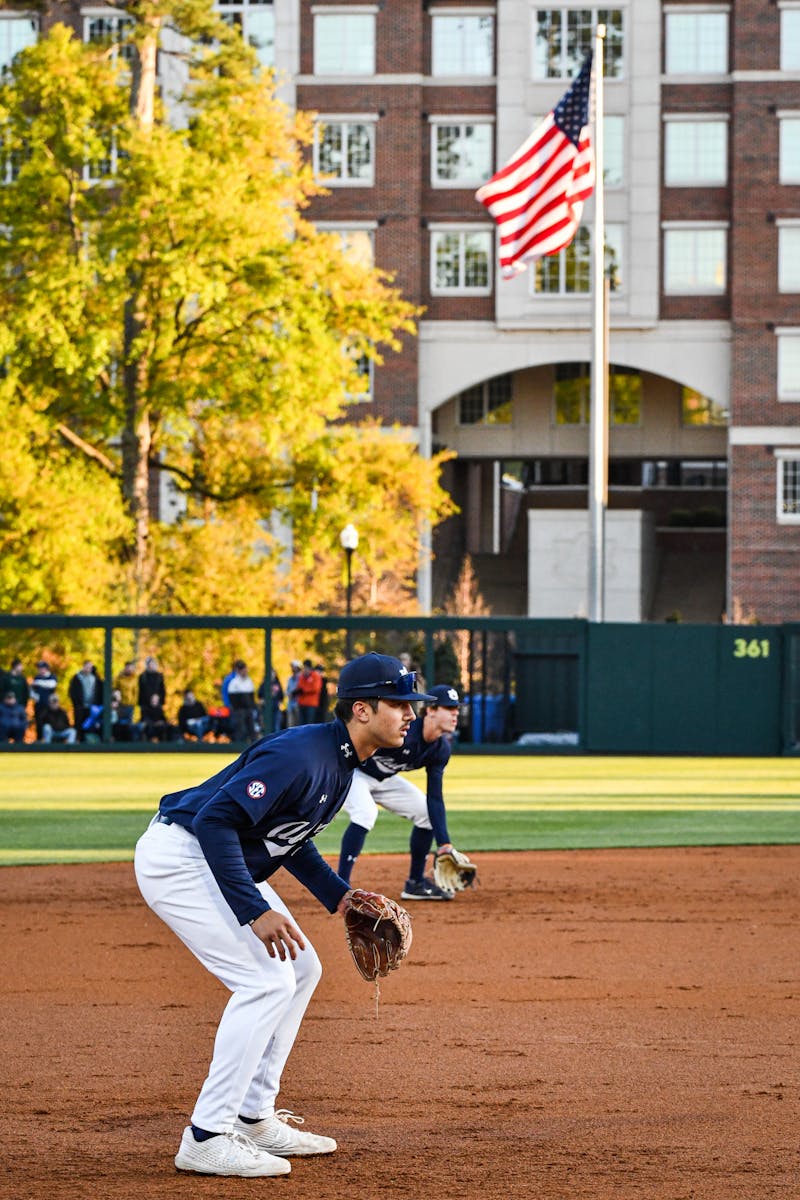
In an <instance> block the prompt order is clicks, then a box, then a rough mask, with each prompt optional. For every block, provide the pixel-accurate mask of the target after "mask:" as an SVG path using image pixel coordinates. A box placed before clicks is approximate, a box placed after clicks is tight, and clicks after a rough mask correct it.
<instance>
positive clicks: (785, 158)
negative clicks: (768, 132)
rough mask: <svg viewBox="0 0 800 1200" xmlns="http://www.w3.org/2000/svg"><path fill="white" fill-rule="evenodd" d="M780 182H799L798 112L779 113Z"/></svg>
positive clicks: (799, 117)
mask: <svg viewBox="0 0 800 1200" xmlns="http://www.w3.org/2000/svg"><path fill="white" fill-rule="evenodd" d="M779 116H780V120H779V124H778V128H779V130H780V173H779V179H780V182H781V183H800V113H786V114H779Z"/></svg>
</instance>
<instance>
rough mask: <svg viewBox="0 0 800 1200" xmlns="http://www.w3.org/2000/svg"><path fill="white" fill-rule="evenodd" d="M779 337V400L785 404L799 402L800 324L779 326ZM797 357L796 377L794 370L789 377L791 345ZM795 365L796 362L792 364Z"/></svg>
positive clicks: (776, 335) (777, 330)
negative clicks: (788, 360)
mask: <svg viewBox="0 0 800 1200" xmlns="http://www.w3.org/2000/svg"><path fill="white" fill-rule="evenodd" d="M775 337H776V338H777V347H776V351H777V366H778V371H777V374H778V400H779V401H780V402H781V403H783V404H797V403H798V401H800V325H786V326H779V327H778V328H777V329H776V330H775ZM790 346H791V347H792V352H793V354H794V355H795V356H796V357H797V368H796V378H795V373H794V370H793V371H792V374H791V375H790V376H789V378H788V379H787V373H788V367H789V365H790V364H789V363H788V362H787V359H788V357H789V347H790ZM791 365H792V367H794V364H791Z"/></svg>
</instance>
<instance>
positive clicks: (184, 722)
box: [178, 688, 211, 742]
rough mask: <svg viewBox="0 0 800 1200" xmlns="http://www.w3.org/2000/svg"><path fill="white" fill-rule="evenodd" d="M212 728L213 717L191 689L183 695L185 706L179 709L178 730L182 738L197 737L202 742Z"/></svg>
mask: <svg viewBox="0 0 800 1200" xmlns="http://www.w3.org/2000/svg"><path fill="white" fill-rule="evenodd" d="M210 726H211V717H210V716H209V715H208V713H207V712H206V706H205V704H203V702H202V700H198V699H197V697H196V696H195V694H194V692H193V691H192V689H191V688H187V689H186V691H185V692H184V693H183V704H182V705H181V706H180V708H179V709H178V730H179V732H180V735H181V737H183V738H190V737H196V738H197V740H198V742H202V740H203V738H204V737H205V736H206V734H207V733H208V730H209V728H210Z"/></svg>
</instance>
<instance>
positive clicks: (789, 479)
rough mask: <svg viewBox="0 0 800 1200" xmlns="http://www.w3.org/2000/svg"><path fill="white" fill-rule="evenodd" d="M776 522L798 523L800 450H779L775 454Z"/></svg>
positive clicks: (799, 512)
mask: <svg viewBox="0 0 800 1200" xmlns="http://www.w3.org/2000/svg"><path fill="white" fill-rule="evenodd" d="M777 459H778V462H777V467H778V488H777V500H778V506H777V507H778V523H779V524H781V525H800V450H781V451H778V454H777Z"/></svg>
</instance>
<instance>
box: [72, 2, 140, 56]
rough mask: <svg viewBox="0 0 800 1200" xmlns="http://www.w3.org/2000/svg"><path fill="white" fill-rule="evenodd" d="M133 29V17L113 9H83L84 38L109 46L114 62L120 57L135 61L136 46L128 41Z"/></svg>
mask: <svg viewBox="0 0 800 1200" xmlns="http://www.w3.org/2000/svg"><path fill="white" fill-rule="evenodd" d="M132 31H133V21H132V20H131V18H130V17H124V16H120V15H119V13H116V12H114V10H113V9H110V8H109V9H102V8H99V9H97V10H93V9H91V8H90V9H83V40H84V41H85V42H95V43H99V44H100V45H105V46H109V47H110V50H111V60H112V62H116V61H117V60H118V59H120V58H121V59H123V60H124V61H125V62H126V63H133V62H134V61H135V59H136V47H135V46H134V45H133V43H132V42H130V41H128V38H129V36H130V34H131V32H132Z"/></svg>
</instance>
